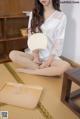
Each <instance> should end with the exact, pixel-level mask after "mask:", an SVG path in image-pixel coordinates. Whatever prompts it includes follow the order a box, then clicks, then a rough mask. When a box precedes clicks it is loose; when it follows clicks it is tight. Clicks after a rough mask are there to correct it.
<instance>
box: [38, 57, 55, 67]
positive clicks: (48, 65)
mask: <svg viewBox="0 0 80 119" xmlns="http://www.w3.org/2000/svg"><path fill="white" fill-rule="evenodd" d="M52 62H53V56H50V57H49V58H48V59H47V60H46V61H44V62H43V63H42V64H41V65H40V68H41V69H42V68H47V67H50V66H51V64H52Z"/></svg>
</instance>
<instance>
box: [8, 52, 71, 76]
mask: <svg viewBox="0 0 80 119" xmlns="http://www.w3.org/2000/svg"><path fill="white" fill-rule="evenodd" d="M9 57H10V59H11V60H12V61H13V62H14V63H17V64H19V65H20V66H21V68H19V69H18V70H17V71H18V72H23V73H28V74H35V75H43V76H59V75H61V74H63V73H64V71H66V70H67V69H69V68H71V66H70V64H69V63H68V62H66V61H63V60H62V59H60V60H54V61H53V63H52V64H51V67H48V68H43V69H39V65H38V64H36V63H34V62H33V61H32V60H33V57H32V56H31V55H30V54H26V53H24V52H20V51H15V50H14V51H11V52H10V54H9Z"/></svg>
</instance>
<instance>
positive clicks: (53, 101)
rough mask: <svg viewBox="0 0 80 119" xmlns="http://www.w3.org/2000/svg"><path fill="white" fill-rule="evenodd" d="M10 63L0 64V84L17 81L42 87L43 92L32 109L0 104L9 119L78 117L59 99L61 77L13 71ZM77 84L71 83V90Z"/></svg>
mask: <svg viewBox="0 0 80 119" xmlns="http://www.w3.org/2000/svg"><path fill="white" fill-rule="evenodd" d="M15 68H16V66H15V65H14V64H12V63H7V64H0V86H2V85H3V83H6V82H18V83H25V84H31V85H37V86H42V87H43V93H42V96H41V98H40V101H39V103H38V106H37V107H36V108H35V109H34V110H30V109H27V108H21V107H16V106H12V105H7V104H4V105H3V104H2V103H1V104H0V111H4V110H6V111H8V112H9V119H25V118H26V119H79V118H78V117H77V116H76V115H75V114H74V113H73V112H72V111H71V110H70V109H69V108H67V107H66V106H65V105H64V104H63V103H62V102H61V100H60V96H61V90H62V81H63V77H43V76H35V75H34V76H33V75H28V74H23V73H16V72H15ZM76 88H77V86H76V85H75V84H73V87H72V90H75V89H76Z"/></svg>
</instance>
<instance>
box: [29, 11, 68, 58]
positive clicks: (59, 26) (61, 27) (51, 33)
mask: <svg viewBox="0 0 80 119" xmlns="http://www.w3.org/2000/svg"><path fill="white" fill-rule="evenodd" d="M66 21H67V20H66V15H65V14H64V13H63V12H60V11H57V10H56V11H55V12H54V13H53V14H52V15H51V16H49V17H48V18H47V19H46V20H45V22H44V23H43V24H42V25H41V30H42V32H43V33H44V34H45V35H46V36H47V37H48V46H47V48H46V49H45V50H40V52H39V55H40V58H41V59H47V58H48V57H49V56H50V55H53V56H54V57H55V58H58V57H59V56H61V54H62V50H63V43H64V36H65V28H66ZM29 24H30V22H29Z"/></svg>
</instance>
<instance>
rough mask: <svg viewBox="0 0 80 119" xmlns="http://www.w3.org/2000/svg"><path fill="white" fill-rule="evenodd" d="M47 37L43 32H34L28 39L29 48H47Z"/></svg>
mask: <svg viewBox="0 0 80 119" xmlns="http://www.w3.org/2000/svg"><path fill="white" fill-rule="evenodd" d="M47 41H48V39H47V37H46V35H44V34H43V33H34V34H33V35H31V36H30V37H29V39H28V42H27V43H28V48H29V49H30V50H31V51H33V50H35V49H40V50H41V49H42V50H43V49H46V48H47Z"/></svg>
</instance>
